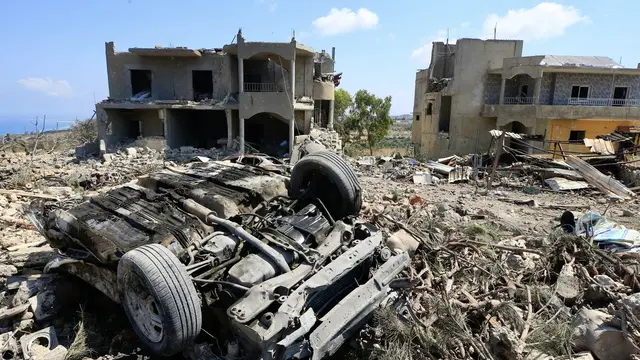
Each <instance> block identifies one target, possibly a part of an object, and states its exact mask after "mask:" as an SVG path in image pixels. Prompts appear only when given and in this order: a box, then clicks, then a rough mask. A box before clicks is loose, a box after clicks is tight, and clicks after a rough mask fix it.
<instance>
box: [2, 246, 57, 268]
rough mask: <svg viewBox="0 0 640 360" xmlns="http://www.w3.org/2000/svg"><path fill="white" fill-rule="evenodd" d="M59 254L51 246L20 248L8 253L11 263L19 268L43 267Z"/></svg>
mask: <svg viewBox="0 0 640 360" xmlns="http://www.w3.org/2000/svg"><path fill="white" fill-rule="evenodd" d="M56 256H57V254H56V253H55V252H54V251H53V249H52V248H51V247H50V246H49V245H46V246H41V247H35V248H27V249H20V250H18V251H14V252H10V253H9V254H8V260H9V263H10V264H11V265H13V266H15V267H17V268H24V267H27V268H42V267H44V266H45V265H46V264H47V263H48V262H49V261H51V260H52V259H54V258H55V257H56Z"/></svg>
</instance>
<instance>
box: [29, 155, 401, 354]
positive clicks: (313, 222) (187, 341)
mask: <svg viewBox="0 0 640 360" xmlns="http://www.w3.org/2000/svg"><path fill="white" fill-rule="evenodd" d="M361 204H362V200H361V188H360V185H359V183H358V180H357V177H356V175H355V173H354V172H353V170H352V169H351V167H350V166H349V165H348V164H347V163H346V162H345V161H344V160H343V159H342V158H340V157H339V156H338V155H336V154H334V153H331V152H319V153H314V154H310V155H308V156H305V157H304V158H302V159H301V160H300V161H299V162H298V163H297V164H296V165H295V166H294V167H293V169H292V170H291V176H285V175H282V173H281V172H272V171H268V170H267V169H265V168H264V167H259V166H250V165H242V164H238V163H236V162H231V161H210V162H206V163H194V164H191V165H190V166H188V167H180V168H177V167H174V168H172V167H167V168H166V169H165V170H162V171H159V172H156V173H153V174H150V175H148V176H145V177H143V178H140V179H138V181H137V182H135V183H131V184H125V185H123V186H120V187H117V188H113V189H110V190H108V191H106V192H104V193H102V194H99V195H97V196H93V197H91V198H89V199H88V200H86V201H84V202H81V203H78V204H66V206H57V207H55V208H53V207H52V208H46V209H41V210H40V211H39V212H38V217H39V218H38V220H34V222H36V223H37V224H38V225H37V227H38V228H39V229H40V231H41V232H42V233H43V234H44V235H45V236H46V237H47V239H48V240H49V242H50V243H51V244H52V246H54V247H56V248H57V249H59V251H60V254H61V256H60V257H59V258H58V259H56V260H54V261H53V262H52V263H50V264H49V265H48V266H47V270H48V271H66V272H68V273H71V274H74V275H76V276H78V277H80V278H82V279H84V280H85V281H87V282H89V283H91V284H92V285H93V286H95V287H96V288H97V289H98V290H100V291H102V292H103V293H105V294H106V295H107V296H109V297H110V298H111V299H112V300H114V301H116V302H118V303H120V304H121V305H122V306H123V308H124V310H125V313H126V314H127V316H128V318H129V320H130V322H131V325H132V327H133V329H134V330H135V332H136V334H137V335H138V337H139V338H140V341H141V343H142V344H143V345H144V347H145V348H146V349H148V350H149V351H150V352H151V353H153V354H157V355H162V356H169V355H174V354H177V353H180V352H182V351H184V350H185V349H187V348H188V347H189V346H191V345H193V344H194V343H201V342H206V341H207V340H206V337H204V336H203V335H202V333H204V332H206V333H207V335H210V336H215V337H216V338H217V339H224V341H225V342H226V344H227V347H226V350H225V351H224V353H220V354H216V355H220V356H228V357H238V358H242V357H244V358H248V359H254V358H260V359H265V360H266V359H306V358H310V359H323V358H326V357H327V356H330V355H332V354H334V353H335V352H336V351H337V350H338V349H339V348H340V346H341V345H342V344H343V343H345V341H346V340H348V339H349V338H350V337H351V336H352V335H353V334H354V333H355V332H356V331H358V330H359V329H360V328H361V327H362V326H363V325H364V324H365V323H366V322H367V321H368V319H369V318H370V316H371V315H372V314H373V312H374V310H375V309H376V308H378V307H379V306H380V305H381V304H383V303H386V302H388V301H389V299H391V298H393V295H394V294H393V290H392V287H393V286H392V284H393V281H394V279H397V278H398V275H399V274H400V273H401V272H402V271H403V270H404V269H405V268H406V267H408V266H409V263H410V258H409V255H408V254H407V253H406V252H397V253H396V252H392V251H391V250H390V249H389V247H387V246H386V236H385V234H383V233H382V232H380V231H378V230H377V229H376V228H375V226H373V225H372V224H369V223H366V222H364V221H363V220H361V219H359V218H358V217H357V215H358V213H359V211H360V208H361ZM34 216H35V215H34ZM205 329H206V330H205ZM212 333H213V334H212Z"/></svg>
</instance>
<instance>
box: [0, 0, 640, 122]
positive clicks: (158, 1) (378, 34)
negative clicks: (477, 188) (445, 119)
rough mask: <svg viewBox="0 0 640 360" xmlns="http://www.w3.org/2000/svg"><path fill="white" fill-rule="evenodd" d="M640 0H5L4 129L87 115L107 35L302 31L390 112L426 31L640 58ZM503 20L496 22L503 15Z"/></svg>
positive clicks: (256, 36) (131, 38)
mask: <svg viewBox="0 0 640 360" xmlns="http://www.w3.org/2000/svg"><path fill="white" fill-rule="evenodd" d="M639 13H640V1H638V0H608V1H606V2H603V1H602V0H598V1H596V0H580V1H577V0H575V1H560V0H557V1H554V2H540V1H529V0H520V1H517V2H514V1H509V2H506V1H504V0H502V1H499V0H483V1H477V0H457V1H433V0H411V1H404V0H395V1H389V0H385V1H379V0H366V1H365V0H353V1H331V0H322V1H321V0H311V1H306V2H302V1H299V0H297V1H294V0H236V1H219V0H208V1H205V0H202V1H198V0H180V1H177V0H173V1H169V0H92V1H87V0H56V1H49V0H31V1H18V0H2V1H0V43H1V44H2V49H3V50H2V51H1V52H0V53H1V54H2V56H0V134H2V133H5V132H23V131H24V128H25V126H29V127H33V125H31V124H30V122H32V121H33V120H34V119H35V117H36V116H38V117H39V118H40V119H42V118H43V116H44V115H46V117H47V125H48V127H53V126H55V124H58V126H60V127H64V126H68V124H69V123H65V121H73V120H74V119H83V118H87V117H89V116H91V115H92V113H93V109H94V104H95V102H96V101H100V100H102V99H105V98H106V97H107V96H108V85H107V71H106V64H105V48H104V43H105V42H107V41H114V42H115V46H116V51H118V50H121V51H126V50H127V49H128V48H130V47H153V46H155V45H161V46H187V47H191V48H213V47H222V46H223V45H224V44H227V43H229V42H231V41H232V39H233V37H234V35H235V34H236V33H237V31H238V29H239V28H242V33H243V35H244V37H245V39H247V41H289V40H290V39H291V36H292V34H293V33H294V32H295V35H296V39H297V40H298V41H299V42H301V43H303V44H305V45H308V46H311V47H313V48H314V49H315V50H316V51H320V50H322V49H325V50H327V51H328V52H330V51H331V47H332V46H335V47H336V70H337V71H342V72H343V73H344V74H343V76H342V82H341V84H340V87H343V88H345V89H346V90H348V91H349V92H352V93H353V92H355V91H357V90H359V89H366V90H369V91H371V92H373V93H375V94H376V95H378V96H387V95H391V96H392V104H393V106H392V109H391V114H392V115H399V114H406V113H410V112H411V110H412V108H413V94H414V80H415V72H416V71H417V70H418V69H421V68H425V67H427V66H428V65H429V64H428V62H429V57H430V52H431V42H433V41H445V40H446V38H447V34H448V37H449V42H452V43H454V42H455V40H456V39H457V38H492V37H493V30H494V27H496V28H497V37H498V38H499V39H521V40H524V55H543V54H550V55H598V56H609V57H611V58H613V59H614V60H616V61H619V60H620V59H622V64H623V65H624V66H625V67H634V68H635V67H637V66H638V63H639V62H640V39H639V38H638V34H640V21H638V19H637V14H639ZM496 25H497V26H496Z"/></svg>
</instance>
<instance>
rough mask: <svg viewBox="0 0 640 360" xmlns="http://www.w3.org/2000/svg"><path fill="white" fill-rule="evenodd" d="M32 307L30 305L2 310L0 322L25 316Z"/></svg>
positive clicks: (0, 309) (0, 311)
mask: <svg viewBox="0 0 640 360" xmlns="http://www.w3.org/2000/svg"><path fill="white" fill-rule="evenodd" d="M30 307H31V305H30V304H29V303H27V304H23V305H20V306H18V307H14V308H9V307H7V306H5V307H3V308H0V321H3V320H7V319H11V318H14V317H17V316H21V315H22V314H24V313H25V312H26V311H27V310H28V309H29V308H30Z"/></svg>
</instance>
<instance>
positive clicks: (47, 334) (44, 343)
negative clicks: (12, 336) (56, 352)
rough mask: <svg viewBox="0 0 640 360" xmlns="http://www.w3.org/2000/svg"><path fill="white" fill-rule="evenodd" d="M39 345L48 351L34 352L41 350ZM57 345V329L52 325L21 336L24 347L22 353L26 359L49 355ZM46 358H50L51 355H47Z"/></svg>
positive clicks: (30, 359) (21, 343)
mask: <svg viewBox="0 0 640 360" xmlns="http://www.w3.org/2000/svg"><path fill="white" fill-rule="evenodd" d="M38 345H39V346H41V347H43V348H44V349H45V350H47V351H37V354H36V353H34V350H41V349H38V348H37V346H38ZM57 346H58V337H57V335H56V330H55V329H54V328H53V327H52V326H51V327H48V328H44V329H42V330H38V331H36V332H34V333H32V334H28V335H24V336H23V337H22V338H20V347H21V348H22V354H23V355H24V358H25V360H33V359H34V358H37V357H39V356H42V355H47V354H49V352H50V351H51V350H53V349H55V348H56V347H57ZM44 359H49V357H45V358H44Z"/></svg>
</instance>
